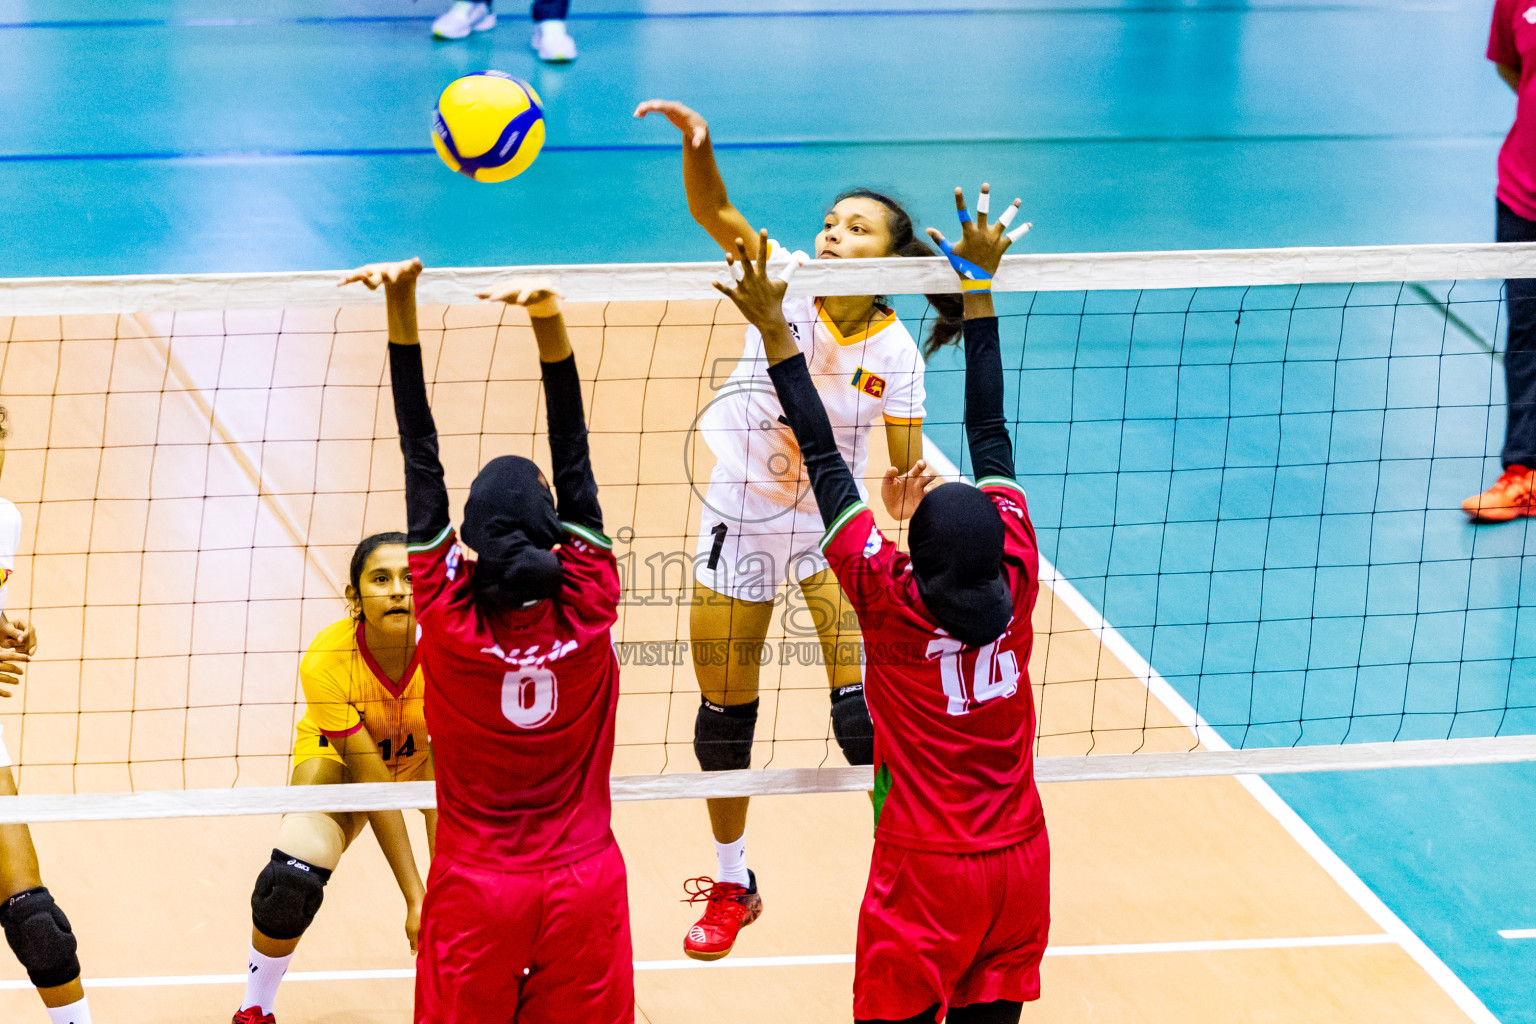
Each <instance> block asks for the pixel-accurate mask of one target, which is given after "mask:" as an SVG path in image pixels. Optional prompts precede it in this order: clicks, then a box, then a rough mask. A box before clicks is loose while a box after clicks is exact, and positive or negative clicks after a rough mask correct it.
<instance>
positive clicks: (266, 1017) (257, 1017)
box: [230, 1006, 277, 1024]
mask: <svg viewBox="0 0 1536 1024" xmlns="http://www.w3.org/2000/svg"><path fill="white" fill-rule="evenodd" d="M230 1024H277V1018H276V1017H274V1016H272V1015H271V1014H270V1013H262V1012H261V1007H259V1006H251V1007H247V1008H246V1009H244V1010H241V1011H240V1012H239V1013H237V1014H235V1019H234V1020H233V1021H231V1022H230Z"/></svg>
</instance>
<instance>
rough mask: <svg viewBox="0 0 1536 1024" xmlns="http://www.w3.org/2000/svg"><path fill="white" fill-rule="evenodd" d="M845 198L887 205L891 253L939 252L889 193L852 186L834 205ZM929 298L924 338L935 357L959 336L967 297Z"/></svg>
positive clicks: (881, 300) (879, 299)
mask: <svg viewBox="0 0 1536 1024" xmlns="http://www.w3.org/2000/svg"><path fill="white" fill-rule="evenodd" d="M844 199H872V200H874V201H875V202H877V203H879V204H880V205H881V206H884V207H885V208H886V211H887V216H886V227H887V228H888V229H889V231H890V232H891V255H892V256H906V257H921V256H937V255H938V253H937V252H935V251H934V250H933V247H932V246H930V245H929V244H928V243H927V242H925V241H923V240H922V239H921V238H919V237H917V234H916V232H915V231H914V229H913V226H912V216H911V215H910V214H909V213H907V211H906V210H905V209H904V208H903V207H902V205H901V203H899V202H897V201H896V200H895V199H893V198H891V197H890V196H888V195H885V194H884V193H882V192H876V191H875V190H874V189H870V188H851V189H848V190H847V191H846V192H843V193H841V194H839V195H838V197H837V198H836V199H834V200H832V205H834V206H836V205H837V204H838V203H840V202H842V201H843V200H844ZM927 299H928V305H929V306H931V307H932V308H933V312H934V317H933V319H932V320H931V321H930V322H929V324H928V337H927V339H926V340H924V342H923V357H924V358H925V359H926V358H930V357H932V356H933V354H934V353H935V352H937V351H938V350H939V349H941V348H943V347H944V346H945V345H951V344H954V343H955V342H956V341H957V340H958V339H959V337H960V331H961V325H962V324H963V323H964V299H963V298H961V296H960V295H959V294H958V293H956V294H953V295H929V296H927ZM875 302H876V303H878V304H880V305H889V304H890V299H889V297H888V296H885V295H877V296H875ZM925 319H926V318H925Z"/></svg>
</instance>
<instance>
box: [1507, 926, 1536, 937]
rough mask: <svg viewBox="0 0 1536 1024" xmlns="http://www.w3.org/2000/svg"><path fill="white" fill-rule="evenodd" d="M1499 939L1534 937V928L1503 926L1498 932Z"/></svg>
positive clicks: (1535, 935)
mask: <svg viewBox="0 0 1536 1024" xmlns="http://www.w3.org/2000/svg"><path fill="white" fill-rule="evenodd" d="M1499 938H1501V939H1536V928H1504V929H1502V930H1500V932H1499Z"/></svg>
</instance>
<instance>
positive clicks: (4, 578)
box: [0, 566, 16, 587]
mask: <svg viewBox="0 0 1536 1024" xmlns="http://www.w3.org/2000/svg"><path fill="white" fill-rule="evenodd" d="M15 571H16V570H14V569H7V568H5V567H3V566H0V587H3V586H5V585H6V584H7V583H9V582H11V574H12V573H14V572H15Z"/></svg>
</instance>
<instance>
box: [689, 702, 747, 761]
mask: <svg viewBox="0 0 1536 1024" xmlns="http://www.w3.org/2000/svg"><path fill="white" fill-rule="evenodd" d="M756 731H757V701H755V700H754V701H751V702H750V703H747V704H731V705H725V704H716V703H715V702H714V701H712V700H707V699H703V698H701V699H700V701H699V714H698V717H697V718H695V719H694V721H693V753H694V756H695V757H697V758H698V759H699V767H700V768H702V769H704V770H705V771H707V772H729V771H735V770H737V769H740V768H750V767H752V734H753V733H754V732H756Z"/></svg>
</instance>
